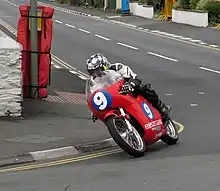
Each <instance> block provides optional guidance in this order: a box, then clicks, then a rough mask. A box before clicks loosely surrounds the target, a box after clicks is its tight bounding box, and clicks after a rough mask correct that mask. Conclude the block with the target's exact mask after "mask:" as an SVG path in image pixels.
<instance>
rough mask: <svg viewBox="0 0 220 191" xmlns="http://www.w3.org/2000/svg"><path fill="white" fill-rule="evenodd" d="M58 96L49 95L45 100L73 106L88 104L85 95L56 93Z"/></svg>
mask: <svg viewBox="0 0 220 191" xmlns="http://www.w3.org/2000/svg"><path fill="white" fill-rule="evenodd" d="M55 93H56V94H57V96H54V95H49V96H48V97H47V98H46V99H45V100H46V101H51V102H62V103H71V104H87V103H86V96H85V94H79V93H71V92H55Z"/></svg>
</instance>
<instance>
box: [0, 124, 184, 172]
mask: <svg viewBox="0 0 220 191" xmlns="http://www.w3.org/2000/svg"><path fill="white" fill-rule="evenodd" d="M174 123H176V124H177V125H178V126H179V131H178V132H179V133H181V132H182V131H183V130H184V126H183V125H182V124H180V123H178V122H176V121H174ZM119 152H122V150H121V149H120V148H118V149H114V150H109V151H102V152H97V153H93V154H88V155H85V156H79V157H74V158H69V159H62V160H57V161H53V162H45V163H40V164H32V165H25V166H19V167H14V168H7V169H2V170H0V173H3V172H16V171H24V170H31V169H37V168H45V167H51V166H57V165H63V164H68V163H74V162H80V161H85V160H89V159H94V158H98V157H103V156H107V155H112V154H116V153H119Z"/></svg>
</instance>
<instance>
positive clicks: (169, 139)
mask: <svg viewBox="0 0 220 191" xmlns="http://www.w3.org/2000/svg"><path fill="white" fill-rule="evenodd" d="M165 127H166V129H167V134H166V135H163V136H162V137H161V140H162V141H163V142H164V143H166V144H168V145H174V144H176V143H177V141H178V140H179V133H178V130H177V128H176V125H175V124H174V122H173V121H172V120H171V119H170V120H169V121H167V122H166V123H165Z"/></svg>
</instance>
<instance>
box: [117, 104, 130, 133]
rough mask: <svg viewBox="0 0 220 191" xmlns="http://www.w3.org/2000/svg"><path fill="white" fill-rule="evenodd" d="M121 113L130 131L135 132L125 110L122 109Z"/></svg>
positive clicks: (120, 109)
mask: <svg viewBox="0 0 220 191" xmlns="http://www.w3.org/2000/svg"><path fill="white" fill-rule="evenodd" d="M119 111H120V113H121V116H122V117H123V118H124V120H125V122H126V124H127V127H128V130H129V132H132V131H133V128H132V125H131V123H130V122H129V121H128V119H127V118H126V113H125V112H124V109H122V108H119Z"/></svg>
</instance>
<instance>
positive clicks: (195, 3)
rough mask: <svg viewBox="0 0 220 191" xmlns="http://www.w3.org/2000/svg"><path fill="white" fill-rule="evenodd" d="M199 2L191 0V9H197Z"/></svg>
mask: <svg viewBox="0 0 220 191" xmlns="http://www.w3.org/2000/svg"><path fill="white" fill-rule="evenodd" d="M198 1H199V0H189V7H190V9H196V5H197V3H198Z"/></svg>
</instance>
